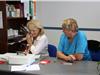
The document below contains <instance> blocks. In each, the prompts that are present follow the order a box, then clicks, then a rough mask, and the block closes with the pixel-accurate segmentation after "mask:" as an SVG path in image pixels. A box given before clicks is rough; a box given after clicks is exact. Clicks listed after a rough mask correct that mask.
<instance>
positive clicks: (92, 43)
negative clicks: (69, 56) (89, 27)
mask: <svg viewBox="0 0 100 75" xmlns="http://www.w3.org/2000/svg"><path fill="white" fill-rule="evenodd" d="M88 49H89V51H90V54H91V58H92V60H93V61H100V42H99V41H97V40H88Z"/></svg>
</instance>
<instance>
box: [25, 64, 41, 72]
mask: <svg viewBox="0 0 100 75" xmlns="http://www.w3.org/2000/svg"><path fill="white" fill-rule="evenodd" d="M30 70H33V71H34V70H40V66H39V64H33V65H30V66H28V67H26V71H30Z"/></svg>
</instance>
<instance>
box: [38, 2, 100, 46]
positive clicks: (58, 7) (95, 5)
mask: <svg viewBox="0 0 100 75" xmlns="http://www.w3.org/2000/svg"><path fill="white" fill-rule="evenodd" d="M70 17H72V18H75V19H76V20H77V22H78V25H79V27H80V28H98V29H100V2H90V1H88V2H85V1H84V2H79V1H77V2H73V1H71V2H67V1H60V2H59V1H40V2H37V18H39V19H40V20H41V21H42V24H43V26H46V27H61V23H62V20H64V19H65V18H70ZM85 32H86V35H87V38H88V39H97V40H100V39H99V38H100V31H85ZM46 34H47V36H48V38H49V42H50V43H53V44H55V45H57V43H58V40H59V36H60V34H61V30H47V29H46Z"/></svg>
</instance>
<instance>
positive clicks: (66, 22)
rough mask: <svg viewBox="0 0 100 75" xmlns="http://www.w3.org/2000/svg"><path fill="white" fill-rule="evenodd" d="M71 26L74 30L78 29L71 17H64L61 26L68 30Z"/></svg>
mask: <svg viewBox="0 0 100 75" xmlns="http://www.w3.org/2000/svg"><path fill="white" fill-rule="evenodd" d="M73 26H74V28H75V29H76V30H77V29H78V25H77V21H76V20H75V19H73V18H68V19H65V20H64V21H63V23H62V28H66V29H68V30H71V29H72V27H73Z"/></svg>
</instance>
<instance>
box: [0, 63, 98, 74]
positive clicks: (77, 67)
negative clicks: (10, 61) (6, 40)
mask: <svg viewBox="0 0 100 75" xmlns="http://www.w3.org/2000/svg"><path fill="white" fill-rule="evenodd" d="M10 66H11V65H7V64H4V65H0V70H9V71H10ZM96 67H97V64H96V62H93V61H76V62H74V63H73V64H72V65H64V64H60V63H59V62H55V63H54V62H51V63H50V64H47V65H42V64H40V71H24V72H26V73H33V74H40V75H98V72H97V69H96Z"/></svg>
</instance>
